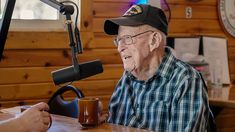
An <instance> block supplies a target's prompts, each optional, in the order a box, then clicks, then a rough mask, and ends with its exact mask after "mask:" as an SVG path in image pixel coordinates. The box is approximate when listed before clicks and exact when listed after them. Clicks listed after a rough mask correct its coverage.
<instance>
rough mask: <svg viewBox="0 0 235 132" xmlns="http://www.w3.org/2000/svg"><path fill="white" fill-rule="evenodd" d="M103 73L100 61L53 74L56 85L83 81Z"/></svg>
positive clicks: (64, 69) (70, 67) (67, 68)
mask: <svg viewBox="0 0 235 132" xmlns="http://www.w3.org/2000/svg"><path fill="white" fill-rule="evenodd" d="M102 72H103V66H102V63H101V61H100V60H95V61H90V62H84V63H81V64H79V65H78V68H77V67H74V66H69V67H65V68H63V69H59V70H56V71H53V72H52V77H53V81H54V83H55V84H56V85H58V84H62V83H66V82H73V81H76V80H81V79H84V78H87V77H90V76H93V75H96V74H98V73H102Z"/></svg>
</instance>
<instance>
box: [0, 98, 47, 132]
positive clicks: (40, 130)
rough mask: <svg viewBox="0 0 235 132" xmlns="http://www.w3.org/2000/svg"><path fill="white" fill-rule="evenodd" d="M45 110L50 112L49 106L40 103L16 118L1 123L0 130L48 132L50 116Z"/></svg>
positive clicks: (10, 131)
mask: <svg viewBox="0 0 235 132" xmlns="http://www.w3.org/2000/svg"><path fill="white" fill-rule="evenodd" d="M45 110H49V107H48V105H47V104H46V103H43V102H42V103H38V104H36V105H34V106H32V107H31V108H29V109H27V110H25V111H24V112H23V113H22V114H20V115H19V116H17V117H15V118H12V119H9V120H5V121H1V122H0V130H1V131H4V132H16V131H17V132H32V131H34V132H35V131H36V132H44V131H47V129H48V124H49V123H50V115H49V113H48V112H46V111H45Z"/></svg>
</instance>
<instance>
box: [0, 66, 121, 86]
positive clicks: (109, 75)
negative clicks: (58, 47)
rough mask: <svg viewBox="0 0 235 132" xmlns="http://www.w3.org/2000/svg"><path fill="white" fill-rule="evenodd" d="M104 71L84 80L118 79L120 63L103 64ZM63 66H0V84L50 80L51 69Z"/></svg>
mask: <svg viewBox="0 0 235 132" xmlns="http://www.w3.org/2000/svg"><path fill="white" fill-rule="evenodd" d="M103 67H104V69H105V70H104V72H103V73H101V74H97V75H94V76H92V77H89V78H86V79H84V80H106V79H118V78H120V76H121V75H122V73H123V68H122V66H121V65H104V66H103ZM61 68H64V67H23V68H0V78H1V80H0V85H1V84H20V83H44V82H52V77H51V71H54V70H58V69H61Z"/></svg>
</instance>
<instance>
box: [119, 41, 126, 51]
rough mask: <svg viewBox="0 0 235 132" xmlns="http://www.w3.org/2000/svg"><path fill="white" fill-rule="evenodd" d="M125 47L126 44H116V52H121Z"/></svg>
mask: <svg viewBox="0 0 235 132" xmlns="http://www.w3.org/2000/svg"><path fill="white" fill-rule="evenodd" d="M125 49H126V44H124V43H119V44H118V52H122V51H124V50H125Z"/></svg>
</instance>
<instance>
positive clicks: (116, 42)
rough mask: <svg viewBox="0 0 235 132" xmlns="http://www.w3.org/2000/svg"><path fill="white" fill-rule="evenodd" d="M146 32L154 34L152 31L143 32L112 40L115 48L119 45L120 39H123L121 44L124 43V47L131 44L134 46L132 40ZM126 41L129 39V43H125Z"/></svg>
mask: <svg viewBox="0 0 235 132" xmlns="http://www.w3.org/2000/svg"><path fill="white" fill-rule="evenodd" d="M147 32H154V31H153V30H147V31H144V32H141V33H138V34H135V35H124V36H123V37H120V38H117V37H116V38H115V39H114V40H113V43H114V45H115V46H116V47H118V45H119V43H120V42H119V41H121V40H122V39H124V41H123V42H125V43H124V44H125V45H132V44H134V41H133V38H134V37H137V36H139V35H142V34H145V33H147ZM126 39H130V40H131V41H130V42H128V43H126V42H127V41H126Z"/></svg>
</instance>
